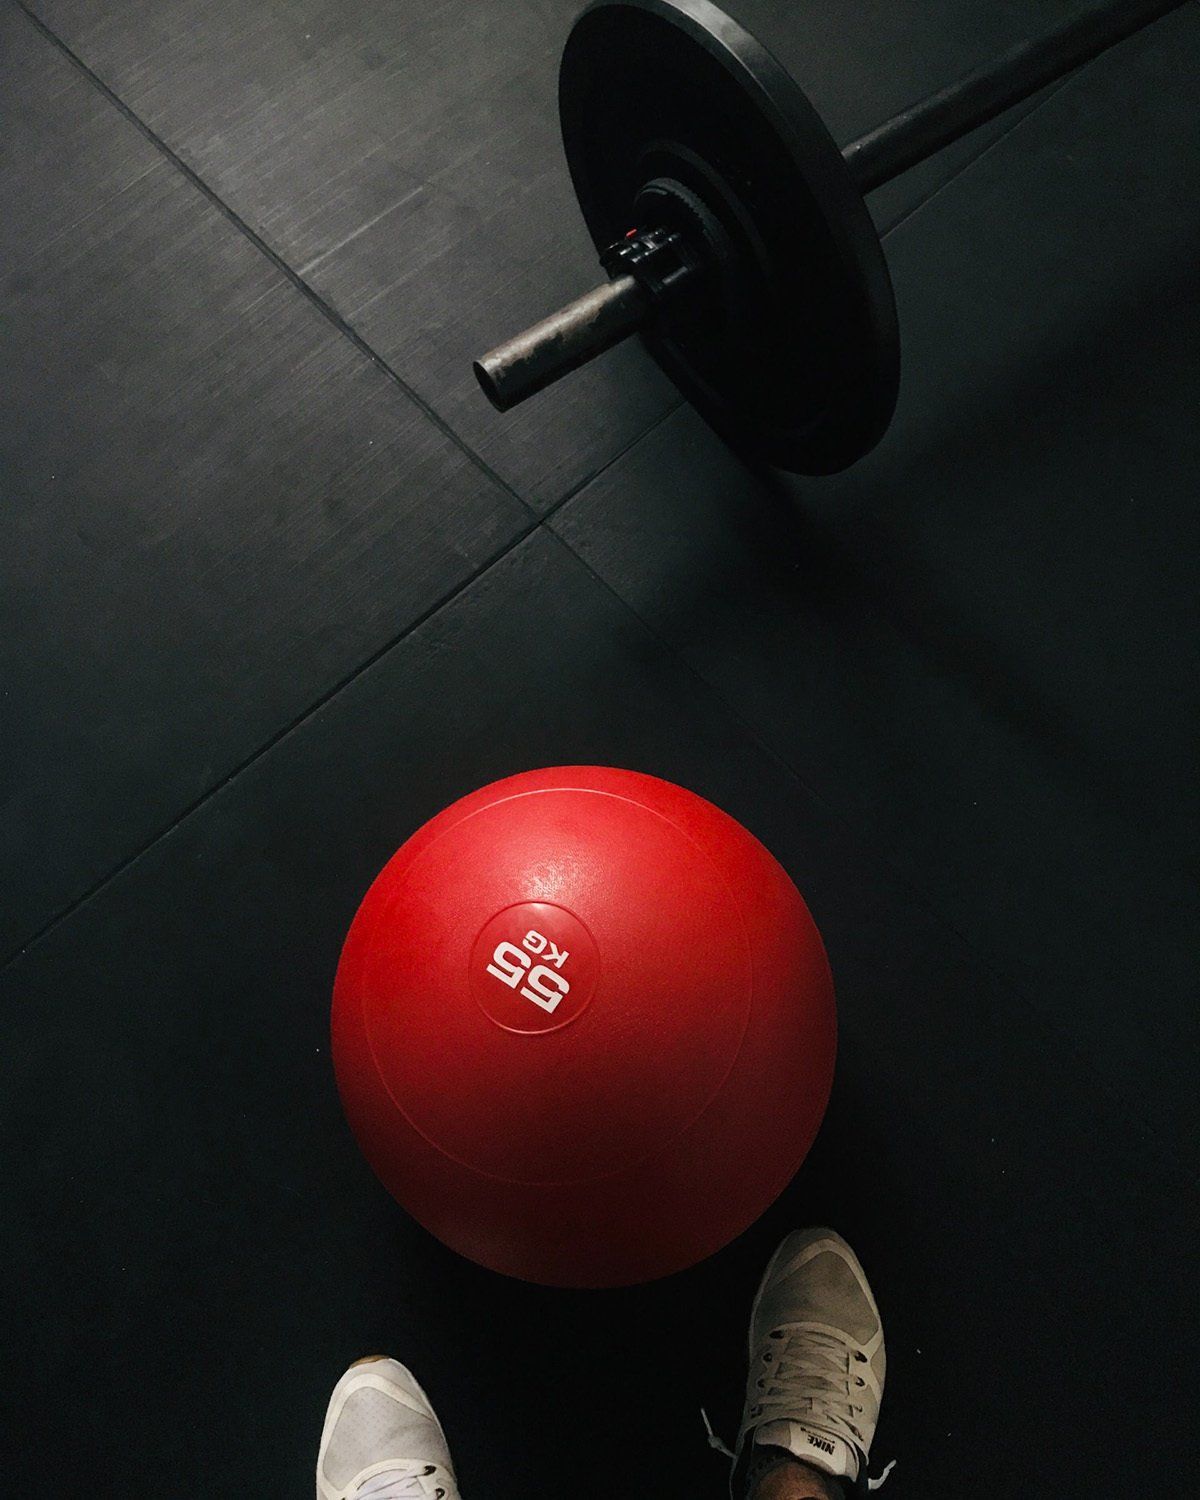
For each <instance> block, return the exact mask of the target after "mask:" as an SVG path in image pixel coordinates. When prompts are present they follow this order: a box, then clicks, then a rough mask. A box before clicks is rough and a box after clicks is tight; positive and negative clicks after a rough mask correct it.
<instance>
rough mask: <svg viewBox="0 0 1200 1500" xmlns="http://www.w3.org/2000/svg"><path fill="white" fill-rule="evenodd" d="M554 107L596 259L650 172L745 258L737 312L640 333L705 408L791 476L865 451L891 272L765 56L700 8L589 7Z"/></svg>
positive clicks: (887, 377)
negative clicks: (693, 197)
mask: <svg viewBox="0 0 1200 1500" xmlns="http://www.w3.org/2000/svg"><path fill="white" fill-rule="evenodd" d="M559 111H560V116H561V121H562V133H563V144H564V147H565V150H566V156H567V164H568V166H569V168H570V172H571V177H572V180H573V182H574V185H575V191H576V194H577V195H578V198H579V203H580V207H581V208H582V210H583V215H584V218H585V220H586V222H587V226H588V229H589V230H590V232H591V235H592V238H593V239H594V240H595V242H596V246H597V248H598V249H601V250H602V249H604V248H605V247H606V246H608V245H611V244H612V243H613V242H614V241H616V240H618V239H620V238H621V236H622V235H624V234H625V233H626V232H627V231H628V230H629V229H631V228H632V227H634V225H635V223H636V220H635V218H634V210H633V205H634V202H635V200H636V199H637V197H638V193H639V191H640V190H641V188H642V187H643V186H644V185H645V183H646V182H648V181H649V180H650V179H652V178H673V179H675V180H678V181H681V182H683V183H684V185H685V187H687V188H688V189H689V190H691V191H692V192H694V193H696V194H698V195H699V196H700V197H701V198H702V199H703V200H704V201H705V203H706V204H707V206H708V207H709V209H710V210H711V211H712V212H713V213H714V214H715V215H716V216H717V217H718V218H719V219H720V220H721V221H722V224H723V226H724V227H725V229H726V230H727V231H728V233H729V234H730V236H731V237H732V238H733V239H734V240H735V241H736V242H737V243H738V244H739V245H740V247H741V250H742V259H741V264H742V265H744V267H745V274H744V280H745V284H746V295H744V296H742V297H739V298H738V299H737V307H736V312H735V313H734V312H722V311H721V310H719V309H717V308H715V307H713V308H710V309H709V311H708V312H704V311H703V310H702V311H700V312H687V313H684V312H681V313H680V314H678V315H675V314H672V315H670V316H668V317H665V318H664V319H662V320H661V321H660V322H659V323H657V324H656V325H654V326H653V327H651V328H650V329H649V330H648V331H647V333H646V340H647V343H648V345H649V347H650V349H651V351H652V353H653V354H654V356H655V358H656V359H657V360H658V362H659V363H660V364H661V365H662V367H663V368H664V369H665V370H666V372H667V374H668V375H670V376H671V378H672V379H673V380H674V381H675V383H676V384H677V385H678V386H679V388H680V389H681V390H682V391H683V393H684V394H685V395H686V396H687V397H688V399H689V400H690V401H691V402H692V403H693V404H694V405H695V406H696V408H697V410H698V411H699V412H700V413H701V415H702V416H703V417H704V418H705V419H706V420H707V421H708V422H709V423H710V424H711V425H712V426H713V427H714V428H715V429H716V430H717V431H718V432H720V433H721V434H722V436H723V437H725V438H726V439H727V440H728V441H729V442H731V443H732V444H733V445H734V446H735V447H736V448H737V449H738V450H739V451H740V452H742V453H744V454H746V456H747V457H754V458H758V459H761V460H764V461H766V462H768V463H771V464H774V465H776V466H778V467H779V468H783V469H789V470H791V471H793V472H795V473H802V474H832V473H835V472H837V471H838V470H839V469H844V468H846V467H847V466H848V465H849V464H852V463H853V462H854V461H855V460H856V459H858V458H861V457H862V455H863V454H864V453H866V452H868V451H869V450H870V449H871V448H873V447H874V445H875V444H876V443H877V442H878V441H879V439H880V437H881V436H882V435H883V432H884V430H885V428H886V427H887V425H888V422H889V421H890V419H891V415H892V411H893V409H894V407H895V404H896V392H897V386H898V383H899V364H900V359H899V337H898V332H897V327H896V308H895V300H894V297H893V294H892V285H891V278H890V277H889V275H888V270H887V263H886V261H885V260H884V256H883V249H882V247H881V245H880V243H879V237H878V235H877V234H876V232H875V227H874V225H873V224H872V222H871V217H870V215H869V214H868V212H867V209H866V205H865V204H864V203H863V200H862V195H861V194H860V193H859V191H858V188H857V187H856V185H855V183H854V181H853V179H852V178H851V176H850V173H849V171H848V169H847V167H846V165H845V163H844V162H843V160H842V155H841V152H840V151H839V150H838V148H837V145H836V144H835V142H834V141H833V139H832V137H831V136H830V134H829V132H828V131H827V130H826V129H825V126H824V125H823V124H822V123H821V119H820V117H819V116H818V114H817V113H816V111H815V110H814V109H813V107H812V106H811V105H810V104H809V102H808V100H807V99H806V98H805V97H804V94H803V93H802V92H801V90H800V89H799V88H798V87H797V85H796V84H795V83H794V82H793V81H792V79H791V78H790V77H789V76H788V74H787V73H786V72H785V71H784V69H783V67H782V66H781V65H780V64H779V63H778V62H777V61H776V60H775V58H773V57H772V56H771V54H770V53H769V52H767V51H766V49H765V48H764V47H763V46H762V45H761V44H760V43H759V42H757V41H756V40H755V39H754V38H753V37H752V36H751V35H750V34H749V33H748V32H746V31H745V30H743V29H742V27H741V26H739V25H738V24H737V22H735V21H733V20H732V19H731V18H730V17H729V16H727V15H725V14H724V12H723V11H720V10H718V9H717V7H716V6H714V5H711V4H709V3H707V0H596V3H594V4H593V5H591V6H590V7H589V8H588V9H587V10H585V11H584V13H583V14H582V15H581V16H580V18H579V20H578V21H577V22H576V23H575V26H574V28H573V30H572V31H571V34H570V37H569V38H568V40H567V45H566V48H565V50H564V53H563V59H562V67H561V71H560V75H559ZM639 227H642V226H639Z"/></svg>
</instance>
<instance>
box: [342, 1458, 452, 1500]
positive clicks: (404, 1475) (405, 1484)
mask: <svg viewBox="0 0 1200 1500" xmlns="http://www.w3.org/2000/svg"><path fill="white" fill-rule="evenodd" d="M436 1472H437V1465H436V1464H405V1465H404V1466H403V1467H397V1468H394V1469H385V1470H384V1472H383V1473H382V1474H373V1475H372V1476H371V1478H370V1479H368V1480H366V1481H364V1483H363V1484H362V1485H361V1486H360V1488H358V1489H356V1490H355V1491H354V1493H353V1495H352V1496H348V1497H347V1500H429V1497H431V1496H432V1497H433V1500H442V1496H444V1495H445V1493H446V1491H445V1489H444V1488H443V1487H442V1486H441V1485H437V1486H435V1487H434V1488H433V1489H430V1487H429V1486H428V1485H427V1484H426V1482H425V1481H426V1480H427V1479H428V1478H429V1476H430V1475H431V1474H435V1473H436Z"/></svg>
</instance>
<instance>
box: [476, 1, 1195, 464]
mask: <svg viewBox="0 0 1200 1500" xmlns="http://www.w3.org/2000/svg"><path fill="white" fill-rule="evenodd" d="M1185 3H1187V0H1117V3H1109V4H1106V5H1102V6H1099V7H1096V8H1094V9H1092V10H1090V11H1087V12H1085V13H1083V14H1082V15H1080V16H1078V17H1077V18H1075V19H1074V20H1072V21H1069V22H1067V23H1066V24H1064V25H1063V26H1062V27H1060V28H1059V29H1058V30H1056V31H1054V32H1051V33H1049V34H1047V35H1045V36H1042V37H1038V38H1035V39H1032V40H1027V41H1023V42H1021V43H1019V44H1018V45H1016V46H1015V47H1012V48H1010V49H1009V50H1008V51H1006V52H1004V53H1003V54H1002V55H1001V56H999V57H998V58H996V59H995V60H994V61H992V62H990V63H988V64H986V65H985V66H983V67H980V68H977V69H976V70H974V71H973V72H971V73H968V74H967V75H966V76H964V77H963V78H960V79H959V80H958V81H957V82H956V83H952V84H950V85H949V86H948V87H946V88H944V89H941V90H939V91H938V92H937V93H935V94H933V95H931V96H930V97H928V98H926V99H924V100H922V101H921V102H920V103H917V104H914V105H912V106H910V107H909V108H907V109H904V110H902V111H901V112H900V113H899V114H896V115H894V116H892V117H891V118H890V119H888V120H885V121H884V122H883V124H881V125H879V126H877V127H876V128H875V129H874V130H871V131H868V132H867V134H866V135H864V136H861V137H860V138H859V139H858V140H856V141H853V142H851V143H850V145H848V146H846V147H845V148H844V149H842V150H839V148H838V147H837V145H836V144H835V143H834V141H833V139H832V137H831V136H830V135H829V132H828V131H827V130H826V128H825V126H824V124H823V123H822V122H821V120H820V117H819V116H818V115H817V113H816V111H815V110H814V109H813V107H812V105H811V104H810V103H809V102H808V100H807V98H806V97H805V96H804V94H803V93H802V92H801V90H800V89H799V87H798V86H797V84H796V83H795V81H794V80H793V79H791V78H790V76H789V75H788V74H787V73H786V71H785V70H784V69H783V67H782V66H781V65H780V64H779V63H778V62H777V61H776V59H775V58H774V57H773V56H772V55H771V54H770V53H769V52H768V51H767V50H766V49H765V48H764V47H763V46H762V45H761V43H759V42H758V41H757V40H756V39H755V38H754V37H752V36H751V35H750V34H749V32H747V31H746V30H745V29H744V28H743V27H741V26H740V25H739V24H738V23H737V22H736V21H734V20H733V19H732V17H730V16H728V15H726V14H725V13H724V12H723V11H721V10H719V9H718V8H717V7H716V6H715V5H713V4H711V3H710V0H594V3H593V4H591V5H589V6H588V8H587V9H586V10H585V11H584V12H583V13H582V15H581V16H580V17H579V18H578V20H577V21H576V22H575V25H574V27H573V28H572V30H571V33H570V35H569V37H568V39H567V43H566V46H565V48H564V52H563V57H562V63H561V66H560V71H559V114H560V120H561V124H562V133H563V145H564V149H565V152H566V157H567V164H568V168H569V170H570V172H571V176H572V180H573V183H574V186H575V190H576V194H577V197H578V199H579V203H580V207H581V209H582V211H583V214H584V218H585V220H586V221H587V224H588V228H589V230H590V231H591V234H592V237H593V240H594V241H595V243H596V246H597V249H598V250H599V251H600V252H601V263H602V265H603V267H604V269H605V271H606V272H607V273H608V280H607V282H605V283H603V284H601V285H600V286H598V287H596V288H594V289H593V290H592V291H589V292H587V293H586V294H585V295H584V296H582V297H580V298H579V299H577V300H576V301H575V302H573V303H571V304H570V305H569V306H567V307H565V308H563V309H561V310H560V311H559V312H557V313H554V314H553V315H552V316H551V317H549V318H546V319H544V320H543V321H542V322H540V323H538V324H537V325H535V326H534V327H533V328H530V329H528V330H526V331H525V332H524V333H522V334H519V335H518V336H517V337H516V338H513V339H509V340H508V341H506V342H505V343H502V344H500V345H498V346H497V347H496V348H495V349H493V350H492V351H491V352H490V353H488V354H485V355H484V356H483V357H482V358H481V359H479V360H477V361H476V362H475V366H474V370H475V375H476V378H477V379H478V381H479V384H480V386H481V387H482V389H483V391H484V393H485V394H486V395H487V397H488V399H489V400H490V401H491V402H492V404H493V405H494V406H495V407H496V408H497V409H498V410H500V411H509V410H511V409H512V408H513V407H515V406H517V405H518V404H519V403H520V402H522V401H525V400H526V399H528V398H529V397H530V396H532V395H534V394H535V393H536V392H538V391H541V390H544V389H545V388H546V387H547V386H549V385H551V384H553V383H554V382H556V381H558V380H560V379H561V378H562V377H563V376H564V375H566V374H568V373H570V372H571V371H573V370H576V369H578V368H579V367H580V366H581V365H583V364H586V363H587V362H588V361H590V360H592V359H594V358H596V357H597V356H598V355H600V354H602V353H604V352H605V351H606V350H608V349H611V348H613V347H614V346H615V345H616V344H618V343H620V342H622V341H623V340H624V339H626V338H628V337H630V336H631V335H632V334H634V333H637V332H641V333H642V334H643V336H644V337H645V339H646V342H647V344H648V346H649V348H650V350H651V352H652V353H653V354H654V356H655V357H656V358H657V360H658V362H659V363H660V364H661V365H662V366H663V368H664V369H665V370H666V372H667V373H668V375H670V376H671V377H672V378H673V379H674V380H675V382H676V384H677V385H679V387H680V389H681V390H682V391H683V393H684V394H685V396H687V397H688V398H689V399H690V400H691V401H692V402H693V403H694V404H695V405H696V407H697V408H698V409H699V411H700V413H701V415H702V416H704V417H705V418H706V419H707V420H708V421H709V423H710V424H711V425H712V426H713V427H714V428H715V429H716V430H717V431H718V432H720V433H721V434H722V435H723V436H724V437H726V438H727V440H728V441H730V442H731V443H732V444H733V445H734V446H735V447H736V448H738V449H739V450H740V451H742V452H743V453H745V455H746V456H747V457H752V458H756V459H760V460H762V461H765V462H768V463H772V464H775V465H776V466H778V467H780V468H783V469H788V470H791V471H793V472H797V473H808V474H826V473H834V472H836V471H837V470H839V469H843V468H846V467H848V466H849V465H850V464H852V463H854V462H855V461H856V460H857V459H859V458H861V457H862V456H863V455H864V454H865V453H867V452H868V451H869V450H870V449H871V448H872V447H874V445H875V443H876V442H878V440H879V438H880V437H881V436H882V435H883V432H884V430H885V429H886V427H887V425H888V422H889V421H890V419H891V415H892V412H893V410H894V408H895V402H896V394H897V390H898V384H899V334H898V329H897V325H896V312H895V300H894V297H893V294H892V288H891V280H890V277H889V275H888V271H887V264H886V261H885V259H884V256H883V250H882V246H881V245H880V242H879V237H878V234H877V232H876V230H875V228H874V225H873V223H872V221H871V218H870V215H869V213H868V211H867V208H866V205H865V203H864V202H863V195H864V194H865V193H867V192H870V191H872V190H873V189H875V188H878V187H882V186H883V185H884V184H885V183H888V182H890V181H892V180H893V179H894V178H896V177H898V176H900V175H901V174H902V173H904V172H906V171H908V170H910V169H911V168H912V167H914V166H917V165H918V164H919V163H921V162H923V161H925V160H927V159H928V158H929V157H931V156H933V155H935V154H936V153H937V152H939V151H942V150H944V149H945V148H946V147H947V146H949V145H951V144H952V143H953V142H954V141H957V140H959V139H961V138H962V137H963V136H965V135H968V134H970V133H971V132H972V131H974V130H977V129H979V128H980V127H981V126H982V125H985V124H987V123H988V122H989V121H991V120H993V119H995V118H996V117H997V116H999V115H1000V114H1002V113H1004V112H1005V111H1006V110H1009V109H1011V108H1012V107H1013V106H1014V105H1016V104H1019V103H1020V102H1021V101H1022V100H1024V99H1027V98H1029V97H1030V96H1031V95H1033V94H1035V93H1037V92H1038V91H1039V90H1041V89H1043V88H1046V87H1047V86H1048V85H1050V84H1052V83H1054V82H1057V81H1058V80H1059V79H1062V78H1064V77H1066V76H1067V75H1068V74H1070V73H1072V72H1074V71H1075V70H1076V69H1078V68H1080V67H1082V66H1083V65H1084V64H1085V63H1087V62H1089V61H1091V60H1092V59H1093V58H1095V57H1097V56H1099V55H1100V53H1102V52H1105V51H1107V50H1108V49H1109V48H1110V47H1113V46H1115V45H1117V43H1119V42H1121V41H1123V40H1125V39H1126V38H1127V37H1129V36H1131V35H1133V34H1134V33H1135V32H1138V31H1141V30H1142V29H1143V28H1144V27H1146V26H1148V25H1150V24H1151V23H1152V22H1153V21H1156V20H1158V19H1159V18H1160V17H1162V16H1164V15H1166V14H1167V13H1168V12H1170V11H1172V10H1176V9H1178V8H1179V7H1180V6H1181V5H1182V4H1185Z"/></svg>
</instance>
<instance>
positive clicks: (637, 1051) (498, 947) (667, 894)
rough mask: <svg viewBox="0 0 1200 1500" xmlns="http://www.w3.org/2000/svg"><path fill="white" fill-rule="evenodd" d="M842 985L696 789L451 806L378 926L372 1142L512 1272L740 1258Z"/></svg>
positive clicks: (339, 1036) (487, 795)
mask: <svg viewBox="0 0 1200 1500" xmlns="http://www.w3.org/2000/svg"><path fill="white" fill-rule="evenodd" d="M835 1030H836V1026H835V1015H834V1001H833V987H832V982H831V980H830V975H829V969H828V965H827V963H826V959H825V953H824V949H823V947H822V944H821V940H820V937H819V935H818V933H817V929H816V927H815V925H814V923H813V921H812V918H811V916H810V915H809V913H808V909H807V907H806V906H805V904H804V902H803V900H802V899H801V897H800V894H799V892H798V891H797V890H796V888H795V886H794V885H793V884H792V882H791V881H790V880H789V878H788V876H787V875H786V873H785V872H784V870H783V869H782V868H781V867H780V865H779V864H778V863H777V862H776V861H775V860H774V859H773V858H772V856H771V855H770V854H769V853H768V852H767V850H766V849H764V848H763V846H762V845H761V844H760V843H759V842H758V841H757V840H756V839H755V838H753V836H752V835H751V834H749V833H748V832H747V831H746V830H745V829H744V828H742V827H741V826H740V824H738V823H736V822H734V820H733V819H731V818H729V817H728V816H727V815H726V814H724V813H722V812H721V811H720V810H719V809H717V808H715V807H713V806H712V805H711V804H710V803H708V802H705V801H704V800H703V799H702V798H699V797H696V796H695V795H693V794H692V793H690V792H687V791H684V790H683V789H682V788H680V787H677V786H673V785H671V784H670V783H668V782H664V781H660V780H657V779H655V778H653V777H650V776H643V775H640V774H638V773H635V772H629V771H617V770H610V769H604V768H597V767H570V768H565V769H556V770H547V771H536V772H529V773H527V774H524V775H521V776H515V777H511V778H509V779H508V780H505V781H501V782H497V783H495V784H494V785H492V786H489V787H485V788H483V789H482V790H481V791H478V792H475V793H473V794H471V795H470V796H468V797H465V798H463V799H462V800H461V801H459V802H456V803H455V804H454V805H453V806H452V807H449V808H447V809H446V810H445V811H444V812H442V813H440V814H439V815H438V816H437V817H435V818H433V819H432V820H431V821H430V822H429V823H427V824H426V825H425V826H424V827H423V828H422V829H420V830H419V831H418V832H417V833H416V834H415V835H414V836H413V837H412V838H411V839H409V841H408V842H407V843H406V844H405V845H404V846H403V847H402V848H401V849H400V850H399V852H398V853H397V854H396V855H395V856H394V858H393V859H392V860H391V861H390V862H389V863H388V865H387V866H386V868H385V869H384V870H383V872H382V873H381V874H380V876H379V878H378V879H377V880H376V881H375V883H374V885H373V886H372V887H371V889H370V891H369V892H368V894H367V896H366V898H365V900H364V901H363V903H362V906H361V907H360V909H359V912H358V915H357V916H356V918H355V920H354V923H353V925H352V926H351V929H350V933H349V936H348V937H347V940H346V945H345V948H344V950H343V953H342V958H341V963H340V965H339V968H338V974H337V980H336V983H335V987H334V1005H333V1056H334V1065H335V1070H336V1074H337V1080H338V1086H339V1089H340V1091H341V1096H342V1102H343V1104H344V1107H345V1110H346V1114H347V1117H348V1118H349V1120H350V1124H351V1126H352V1128H353V1130H354V1132H355V1135H356V1137H357V1139H358V1141H359V1144H360V1145H361V1147H362V1149H363V1152H364V1153H365V1155H366V1157H367V1160H368V1161H369V1162H370V1163H371V1166H372V1167H373V1168H374V1170H375V1172H376V1173H377V1174H378V1175H379V1177H380V1179H381V1180H382V1181H383V1183H384V1185H385V1186H386V1187H387V1188H388V1190H389V1191H390V1192H391V1193H392V1194H393V1195H394V1196H395V1197H396V1198H397V1199H398V1200H399V1201H400V1202H401V1203H402V1204H403V1205H404V1206H405V1208H407V1209H408V1210H409V1212H410V1213H412V1214H413V1216H414V1217H415V1218H417V1219H418V1220H419V1221H420V1222H421V1223H422V1224H424V1225H425V1226H426V1228H428V1229H429V1230H430V1231H431V1232H432V1233H434V1234H435V1235H437V1236H438V1237H439V1238H440V1239H442V1240H443V1241H444V1242H445V1243H446V1244H448V1245H450V1246H451V1247H452V1248H453V1249H455V1250H457V1251H459V1252H460V1253H461V1254H463V1255H466V1256H468V1257H469V1258H471V1259H472V1260H475V1261H478V1262H480V1263H481V1264H483V1265H486V1266H490V1267H491V1268H493V1269H494V1270H497V1271H502V1272H504V1273H506V1274H508V1275H512V1276H518V1277H522V1278H524V1279H526V1280H530V1281H538V1282H542V1283H545V1284H548V1285H558V1286H593V1287H598V1286H615V1285H623V1284H627V1283H631V1282H637V1281H644V1280H650V1279H652V1278H654V1277H658V1276H662V1275H666V1274H668V1273H670V1272H672V1271H676V1270H681V1269H683V1268H684V1267H685V1266H688V1265H691V1264H694V1263H695V1262H696V1261H698V1260H701V1259H703V1258H704V1257H705V1256H706V1255H709V1254H711V1253H712V1252H714V1251H715V1250H717V1249H719V1248H720V1247H721V1246H722V1245H724V1244H726V1243H728V1241H729V1240H731V1239H732V1238H734V1236H736V1235H737V1234H738V1233H740V1232H741V1230H742V1229H744V1228H745V1227H746V1226H747V1225H748V1224H749V1223H751V1222H752V1221H753V1220H754V1219H755V1218H756V1217H757V1216H758V1215H759V1214H760V1213H761V1212H762V1211H763V1210H764V1209H765V1208H766V1207H767V1206H768V1204H769V1203H770V1202H771V1201H772V1200H773V1199H774V1198H775V1197H776V1196H777V1195H778V1193H779V1192H780V1191H781V1190H782V1189H783V1187H784V1186H786V1184H787V1182H788V1181H789V1180H790V1179H791V1177H792V1175H793V1174H794V1172H795V1170H796V1168H797V1167H798V1166H799V1164H800V1162H801V1161H802V1160H803V1158H804V1155H805V1153H806V1152H807V1150H808V1148H809V1146H810V1144H811V1142H812V1139H813V1136H814V1135H815V1134H816V1130H817V1127H818V1125H819V1124H820V1120H821V1116H822V1114H823V1112H824V1109H825V1104H826V1101H827V1098H828V1094H829V1088H830V1084H831V1081H832V1076H833V1063H834V1051H835Z"/></svg>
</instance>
